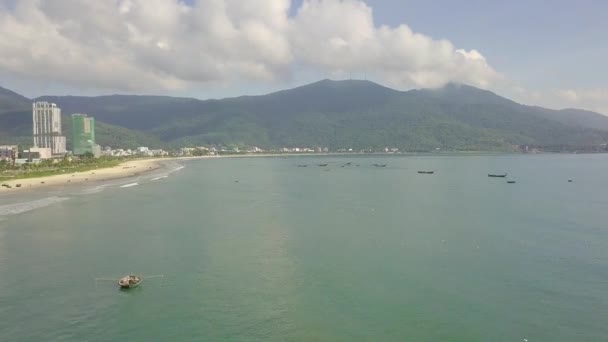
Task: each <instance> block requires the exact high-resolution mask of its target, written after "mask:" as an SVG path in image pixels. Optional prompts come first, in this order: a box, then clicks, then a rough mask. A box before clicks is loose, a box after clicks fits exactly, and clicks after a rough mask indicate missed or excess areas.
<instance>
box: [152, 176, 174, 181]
mask: <svg viewBox="0 0 608 342" xmlns="http://www.w3.org/2000/svg"><path fill="white" fill-rule="evenodd" d="M167 177H169V176H167V175H163V176H159V177H156V178H152V179H150V180H153V181H155V180H159V179H163V178H167Z"/></svg>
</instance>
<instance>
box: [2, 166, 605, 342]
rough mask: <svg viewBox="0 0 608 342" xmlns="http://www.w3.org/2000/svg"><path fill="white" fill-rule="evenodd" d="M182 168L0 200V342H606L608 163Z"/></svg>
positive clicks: (24, 194)
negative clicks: (131, 285)
mask: <svg viewBox="0 0 608 342" xmlns="http://www.w3.org/2000/svg"><path fill="white" fill-rule="evenodd" d="M347 162H351V163H352V164H351V165H350V166H344V167H342V166H343V165H344V164H345V163H347ZM324 163H328V166H326V167H319V166H317V165H318V164H324ZM374 163H379V164H384V163H386V164H387V166H386V167H384V168H379V167H374V166H373V164H374ZM297 164H307V165H308V167H297V166H296V165H297ZM357 165H358V166H357ZM174 166H175V165H173V166H171V167H170V170H169V171H175V172H166V173H157V174H154V175H148V176H146V177H140V178H137V179H125V180H120V181H114V182H108V183H104V184H98V185H95V186H92V187H90V188H68V189H50V190H45V191H44V192H37V193H23V194H19V195H18V196H10V197H9V196H4V197H0V341H84V340H87V341H116V340H123V339H126V340H131V341H189V340H200V341H202V340H205V341H524V340H527V341H529V342H533V341H569V342H570V341H608V177H606V174H607V171H608V155H504V156H407V157H386V156H368V157H351V156H348V157H336V156H331V157H288V158H285V157H284V158H281V157H275V158H234V159H206V160H197V161H187V162H183V166H184V168H183V169H179V168H180V167H179V165H178V166H177V167H174ZM417 170H435V174H433V175H422V174H417V173H416V171H417ZM502 172H507V173H508V175H509V177H508V178H509V179H512V180H515V181H516V182H517V183H515V184H507V183H506V181H505V179H501V178H488V177H487V174H488V173H502ZM568 179H572V180H573V181H572V182H568ZM130 272H132V273H135V274H142V275H144V282H143V283H142V285H141V286H140V287H139V288H137V289H133V290H129V291H121V290H119V289H118V288H117V285H116V283H115V282H113V281H96V280H95V279H96V278H101V277H103V278H110V279H117V278H118V277H120V276H122V275H125V274H128V273H130ZM159 274H162V275H164V277H162V278H150V279H145V276H146V275H159Z"/></svg>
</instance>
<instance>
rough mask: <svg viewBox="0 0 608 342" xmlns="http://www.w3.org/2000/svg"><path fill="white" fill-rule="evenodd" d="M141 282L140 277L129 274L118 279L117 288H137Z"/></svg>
mask: <svg viewBox="0 0 608 342" xmlns="http://www.w3.org/2000/svg"><path fill="white" fill-rule="evenodd" d="M142 280H143V279H142V278H141V277H138V276H135V275H132V274H130V275H128V276H124V277H122V278H120V279H118V286H120V288H122V289H131V288H134V287H137V286H139V284H141V281H142Z"/></svg>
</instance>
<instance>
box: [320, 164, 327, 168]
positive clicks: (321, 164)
mask: <svg viewBox="0 0 608 342" xmlns="http://www.w3.org/2000/svg"><path fill="white" fill-rule="evenodd" d="M318 166H321V167H323V166H327V164H319V165H318Z"/></svg>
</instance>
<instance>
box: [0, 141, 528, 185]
mask: <svg viewBox="0 0 608 342" xmlns="http://www.w3.org/2000/svg"><path fill="white" fill-rule="evenodd" d="M479 154H481V155H513V154H519V153H490V152H485V153H429V154H427V153H352V152H347V153H259V154H257V153H256V154H229V155H214V156H190V157H160V158H149V159H134V160H128V161H125V162H122V163H120V164H118V165H116V166H113V167H106V168H99V169H92V170H88V171H82V172H74V173H67V174H56V175H49V176H42V177H35V178H20V179H14V180H6V181H3V182H2V184H8V185H10V186H11V188H6V187H0V194H1V195H5V194H11V193H23V192H24V191H26V190H39V189H44V188H47V187H52V186H55V187H57V186H71V185H83V184H95V183H97V182H102V181H108V180H115V179H121V178H129V177H135V176H140V175H142V174H146V173H150V172H152V171H155V170H158V169H160V168H162V167H163V164H164V162H171V161H179V160H202V159H216V158H217V159H220V158H256V157H278V158H282V157H302V156H310V157H331V156H335V157H345V156H376V157H390V156H426V155H433V156H438V155H444V156H453V155H479ZM17 184H21V186H20V187H16V185H17Z"/></svg>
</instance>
